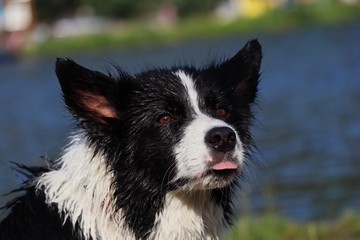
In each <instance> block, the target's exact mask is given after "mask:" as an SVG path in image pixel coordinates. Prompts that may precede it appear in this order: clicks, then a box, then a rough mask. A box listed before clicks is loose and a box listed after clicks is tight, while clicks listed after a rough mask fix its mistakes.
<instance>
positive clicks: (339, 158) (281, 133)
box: [0, 23, 360, 220]
mask: <svg viewBox="0 0 360 240" xmlns="http://www.w3.org/2000/svg"><path fill="white" fill-rule="evenodd" d="M252 37H257V38H259V40H260V42H261V43H262V45H263V49H264V59H263V67H262V81H261V86H260V88H261V89H260V97H259V101H258V103H259V106H258V107H256V109H255V110H256V114H257V121H256V123H255V125H254V135H255V139H256V142H257V145H258V148H259V152H258V154H257V155H258V156H257V157H255V158H254V160H253V163H254V164H253V167H252V168H251V171H250V172H251V173H252V174H251V176H249V177H248V181H247V184H246V185H247V187H246V188H245V192H244V193H242V194H240V195H239V198H240V199H239V200H240V201H239V202H240V204H239V205H238V209H240V210H246V211H254V212H261V211H263V210H276V211H278V212H280V213H282V214H284V215H285V216H288V217H290V218H294V219H298V220H302V219H316V218H331V217H336V216H337V215H338V214H340V213H342V212H343V211H345V210H347V209H355V210H360V187H359V185H360V184H359V183H360V174H359V173H360V138H359V136H360V111H359V106H360V46H359V39H360V23H355V24H350V25H343V26H337V27H328V28H318V27H310V28H306V29H300V30H288V31H286V32H281V33H276V34H275V33H274V34H268V35H264V34H258V35H253V36H232V37H227V38H220V39H217V40H208V41H200V40H198V41H194V42H191V43H182V44H178V45H169V46H161V47H154V48H144V49H127V50H124V49H119V50H116V51H111V52H108V51H103V52H100V53H96V54H95V53H88V54H82V55H75V56H69V57H72V58H73V59H75V60H76V61H78V62H79V63H81V64H83V65H85V66H87V67H89V68H94V69H97V70H101V71H106V66H108V64H109V63H117V64H119V65H120V66H122V67H123V68H125V69H127V70H129V71H131V72H134V71H138V70H141V69H143V68H144V67H152V66H159V65H160V66H171V65H172V64H181V63H184V62H190V63H192V64H194V65H201V63H203V62H204V60H205V61H206V60H207V59H211V58H213V57H216V56H218V57H224V56H230V55H231V54H234V53H235V52H236V51H237V50H238V49H240V48H241V47H242V46H243V44H245V42H246V41H247V40H248V39H250V38H252ZM54 62H55V56H52V57H48V58H35V59H26V60H22V61H18V62H12V63H5V64H4V63H3V64H2V65H0V109H1V110H0V192H1V193H5V192H7V191H9V190H11V189H13V188H15V187H16V186H17V185H18V184H19V183H21V181H22V178H21V177H20V176H17V175H16V174H15V173H14V171H12V170H11V169H10V168H9V164H8V162H9V161H16V162H22V163H25V164H29V165H33V164H42V161H41V159H40V158H39V156H41V155H47V156H49V157H50V158H56V157H58V156H59V154H60V152H61V149H62V147H63V146H64V145H65V144H66V142H67V136H68V135H69V133H71V131H72V129H73V122H72V120H71V118H70V117H69V114H68V113H67V111H66V110H65V107H64V106H63V104H62V100H61V94H60V88H59V85H58V83H57V80H56V77H55V74H54ZM6 200H7V197H4V198H1V199H0V204H3V203H4V202H5V201H6Z"/></svg>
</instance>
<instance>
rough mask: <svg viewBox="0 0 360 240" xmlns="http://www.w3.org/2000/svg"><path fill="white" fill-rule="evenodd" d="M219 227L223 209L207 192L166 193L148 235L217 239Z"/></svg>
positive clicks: (155, 236) (156, 237)
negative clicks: (159, 211) (162, 204)
mask: <svg viewBox="0 0 360 240" xmlns="http://www.w3.org/2000/svg"><path fill="white" fill-rule="evenodd" d="M223 227H224V221H223V211H222V209H221V208H220V207H219V206H218V205H216V204H215V203H213V201H210V192H205V193H204V192H194V193H186V192H181V193H168V194H167V195H166V201H165V205H164V209H163V211H162V212H161V213H160V214H158V216H157V219H156V225H155V228H156V229H155V231H153V233H152V234H150V239H159V240H160V239H218V238H219V235H220V233H221V231H222V229H223Z"/></svg>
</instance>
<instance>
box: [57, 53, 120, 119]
mask: <svg viewBox="0 0 360 240" xmlns="http://www.w3.org/2000/svg"><path fill="white" fill-rule="evenodd" d="M56 75H57V77H58V79H59V81H60V85H61V89H62V93H63V96H64V100H65V103H66V105H67V107H68V109H69V110H70V112H71V113H72V114H73V115H74V117H75V118H76V119H78V120H79V121H80V122H87V123H95V124H100V125H107V124H108V123H109V120H111V119H119V118H120V113H119V112H118V109H117V108H116V97H117V96H118V94H119V92H118V91H119V86H118V84H117V82H116V80H115V79H113V78H111V77H109V76H106V75H104V74H102V73H100V72H97V71H91V70H89V69H86V68H84V67H82V66H80V65H78V64H76V63H75V62H74V61H72V60H70V59H61V58H58V59H57V61H56Z"/></svg>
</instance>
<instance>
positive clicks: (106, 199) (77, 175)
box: [37, 134, 131, 240]
mask: <svg viewBox="0 0 360 240" xmlns="http://www.w3.org/2000/svg"><path fill="white" fill-rule="evenodd" d="M56 168H58V169H56V170H52V171H50V172H48V173H45V174H43V175H42V176H40V177H39V179H38V181H37V188H38V189H44V192H45V195H46V202H47V203H48V204H57V206H58V209H59V213H60V214H62V215H63V216H64V217H65V219H66V218H69V219H70V221H71V222H72V223H73V224H74V225H75V224H76V223H77V222H78V223H79V224H80V227H81V229H82V231H83V233H84V235H85V238H86V239H89V238H90V237H92V238H93V239H98V237H101V238H100V239H109V240H110V239H119V237H120V236H121V237H122V238H121V239H131V238H130V236H131V235H130V233H129V232H128V231H126V228H125V227H124V226H123V227H120V229H122V230H123V231H118V230H119V226H121V225H122V224H123V223H122V222H121V220H120V219H121V216H119V215H120V214H121V213H119V215H114V211H113V206H112V204H113V202H114V201H113V199H112V196H113V194H112V192H113V189H111V178H112V174H111V172H109V171H107V170H108V169H107V168H106V163H105V159H104V158H103V157H101V156H100V155H96V156H94V151H93V149H91V148H90V147H89V146H88V144H87V141H86V137H85V136H83V134H78V135H76V136H75V137H74V138H73V140H72V142H71V144H70V145H69V147H68V148H67V149H66V151H65V153H64V155H63V156H62V157H61V158H60V159H59V161H58V163H57V167H56Z"/></svg>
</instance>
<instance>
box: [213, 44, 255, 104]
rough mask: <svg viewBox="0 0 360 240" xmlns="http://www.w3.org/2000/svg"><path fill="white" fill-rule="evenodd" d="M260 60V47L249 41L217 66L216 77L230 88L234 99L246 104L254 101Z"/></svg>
mask: <svg viewBox="0 0 360 240" xmlns="http://www.w3.org/2000/svg"><path fill="white" fill-rule="evenodd" d="M261 59H262V51H261V45H260V43H259V42H258V41H257V40H251V41H249V42H248V43H247V44H246V45H245V46H244V47H243V48H242V49H241V50H240V51H239V52H238V53H236V54H235V55H234V56H233V57H232V58H230V59H228V60H226V61H225V62H223V63H221V64H219V65H218V66H217V68H216V71H217V75H218V76H220V78H221V80H219V81H225V83H226V84H227V85H228V86H230V88H231V89H232V90H233V94H234V96H235V97H241V99H243V100H245V101H246V102H247V103H252V102H254V100H255V97H256V93H257V86H258V83H259V77H260V73H259V71H260V66H261Z"/></svg>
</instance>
